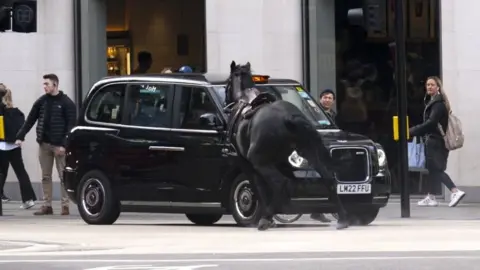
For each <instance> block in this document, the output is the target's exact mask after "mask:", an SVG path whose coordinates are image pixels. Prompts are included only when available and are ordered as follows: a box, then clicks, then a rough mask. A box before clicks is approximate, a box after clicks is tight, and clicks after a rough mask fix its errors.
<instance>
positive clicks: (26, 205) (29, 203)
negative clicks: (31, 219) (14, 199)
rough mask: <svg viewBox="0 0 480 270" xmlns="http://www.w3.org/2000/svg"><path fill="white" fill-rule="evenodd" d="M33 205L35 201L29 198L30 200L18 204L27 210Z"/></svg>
mask: <svg viewBox="0 0 480 270" xmlns="http://www.w3.org/2000/svg"><path fill="white" fill-rule="evenodd" d="M34 206H35V202H34V201H32V200H30V201H26V202H24V203H23V204H22V205H21V206H20V208H22V209H25V210H27V209H30V208H32V207H34Z"/></svg>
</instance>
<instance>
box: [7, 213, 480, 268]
mask: <svg viewBox="0 0 480 270" xmlns="http://www.w3.org/2000/svg"><path fill="white" fill-rule="evenodd" d="M57 208H58V207H57ZM398 209H399V206H398V204H397V205H396V204H392V205H389V206H388V207H387V208H385V209H384V210H383V211H382V213H381V215H380V217H379V218H378V220H376V221H375V222H374V223H373V224H372V225H371V226H366V227H351V228H349V229H348V230H343V231H336V230H335V228H334V226H333V225H334V223H333V224H332V225H325V224H319V223H318V222H315V221H312V220H310V219H309V218H308V216H307V217H304V218H302V219H300V220H299V221H298V222H296V223H294V224H292V225H284V226H279V227H278V228H274V229H271V230H269V231H266V232H259V231H257V230H256V229H254V228H238V227H236V226H235V225H234V222H233V220H232V219H231V217H225V218H224V219H222V220H221V221H220V223H219V224H218V225H216V226H206V227H202V226H195V225H192V224H191V223H190V222H188V220H187V219H186V218H185V217H184V216H183V215H153V214H152V215H150V214H125V215H122V216H121V218H120V219H119V220H118V222H117V223H116V224H115V225H110V226H89V225H86V224H85V223H84V222H83V221H82V220H81V219H80V218H79V216H78V214H77V213H75V211H73V209H72V212H73V215H72V216H69V217H62V216H58V215H57V216H50V217H35V216H32V213H31V212H32V211H24V210H22V211H21V210H19V209H18V205H15V204H8V205H6V207H5V216H3V217H0V269H1V270H16V269H59V270H60V269H70V270H86V269H90V270H92V269H95V270H114V269H115V270H122V269H123V270H127V269H128V270H167V269H170V270H189V269H222V270H223V269H232V270H236V269H290V270H292V269H302V270H308V269H315V270H318V269H336V270H343V269H369V270H370V269H373V270H377V269H378V270H380V269H381V270H385V269H389V270H394V269H415V270H422V269H436V270H442V269H449V270H450V269H452V268H456V269H462V270H467V269H477V268H476V267H477V266H478V265H479V263H480V245H479V243H480V219H479V217H480V206H477V205H464V206H459V207H458V208H448V207H446V206H445V205H441V206H440V207H438V208H432V209H424V208H417V207H416V206H412V218H410V219H401V218H398V216H399V212H398Z"/></svg>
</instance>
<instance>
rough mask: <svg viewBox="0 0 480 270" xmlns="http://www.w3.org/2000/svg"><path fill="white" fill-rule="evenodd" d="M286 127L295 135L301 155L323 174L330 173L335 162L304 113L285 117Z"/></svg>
mask: <svg viewBox="0 0 480 270" xmlns="http://www.w3.org/2000/svg"><path fill="white" fill-rule="evenodd" d="M285 126H286V128H287V129H288V130H289V131H290V132H291V133H292V134H294V135H295V137H296V140H295V143H296V148H297V152H298V154H299V155H301V156H302V157H304V158H305V159H307V161H308V162H309V164H310V165H311V166H312V167H313V168H314V169H315V170H316V171H317V172H318V173H320V174H321V175H330V176H332V174H331V169H334V170H335V163H334V162H333V159H332V157H331V155H330V152H329V151H328V149H327V148H326V147H325V145H324V143H323V139H322V136H321V135H320V133H318V131H317V130H316V128H315V126H314V125H312V123H311V122H310V121H309V120H308V119H307V118H306V117H305V116H304V115H295V114H293V115H290V116H289V117H287V119H285Z"/></svg>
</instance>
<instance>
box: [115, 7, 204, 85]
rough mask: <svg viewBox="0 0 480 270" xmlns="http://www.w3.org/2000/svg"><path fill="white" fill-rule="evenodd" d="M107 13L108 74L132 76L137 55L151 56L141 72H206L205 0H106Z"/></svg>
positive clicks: (137, 58) (136, 65)
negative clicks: (190, 70)
mask: <svg viewBox="0 0 480 270" xmlns="http://www.w3.org/2000/svg"><path fill="white" fill-rule="evenodd" d="M106 10H107V29H106V35H107V52H106V56H107V58H106V59H107V63H106V69H107V72H108V75H110V76H114V75H129V74H131V73H133V72H134V71H135V69H137V68H138V67H139V61H138V60H139V57H140V58H142V56H139V54H143V55H144V56H145V55H150V56H151V66H150V67H149V68H148V70H145V71H144V70H142V72H141V73H161V72H162V71H163V70H165V69H171V70H176V69H178V68H180V67H181V66H184V65H188V66H190V67H191V68H192V70H193V71H196V72H203V71H205V67H206V63H205V62H206V61H205V59H206V48H205V36H206V34H205V33H206V32H205V1H204V0H196V1H189V0H106ZM145 53H147V54H145Z"/></svg>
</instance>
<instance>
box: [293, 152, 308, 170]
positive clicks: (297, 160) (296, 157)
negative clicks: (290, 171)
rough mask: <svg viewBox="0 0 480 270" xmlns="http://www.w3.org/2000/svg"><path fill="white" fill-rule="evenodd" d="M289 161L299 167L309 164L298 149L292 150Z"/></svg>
mask: <svg viewBox="0 0 480 270" xmlns="http://www.w3.org/2000/svg"><path fill="white" fill-rule="evenodd" d="M288 162H289V163H290V165H292V166H293V167H295V168H297V169H301V168H306V167H307V166H308V162H307V160H306V159H304V158H303V157H301V156H300V155H299V154H298V153H297V151H293V152H292V154H291V155H290V156H289V157H288Z"/></svg>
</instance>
